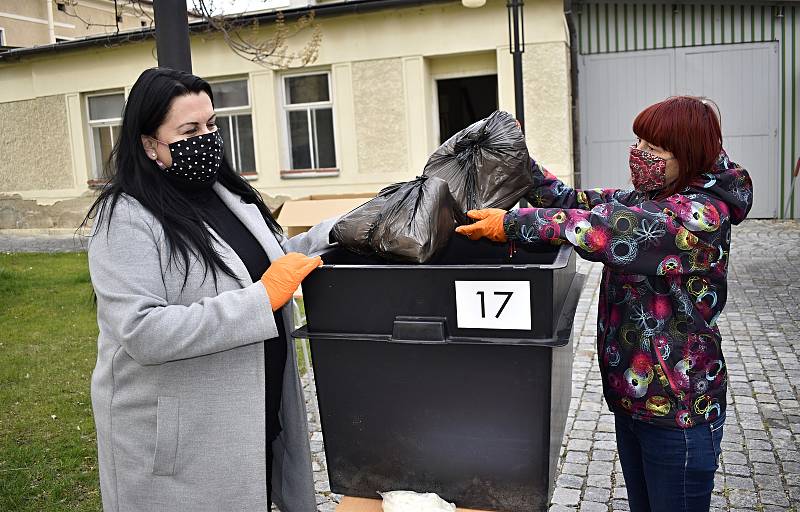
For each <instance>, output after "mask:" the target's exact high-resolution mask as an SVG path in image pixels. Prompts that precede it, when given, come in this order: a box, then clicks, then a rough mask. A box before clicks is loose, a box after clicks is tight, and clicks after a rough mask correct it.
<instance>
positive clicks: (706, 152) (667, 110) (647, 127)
mask: <svg viewBox="0 0 800 512" xmlns="http://www.w3.org/2000/svg"><path fill="white" fill-rule="evenodd" d="M712 105H715V104H714V103H713V102H712V101H711V100H708V99H705V98H698V97H696V96H673V97H671V98H667V99H666V100H664V101H661V102H659V103H655V104H653V105H650V106H649V107H647V108H646V109H644V110H642V111H641V112H640V113H639V115H638V116H636V119H634V120H633V133H635V134H636V135H637V136H638V137H639V138H640V139H644V140H646V141H647V142H649V143H651V144H653V145H656V146H659V147H661V148H664V149H666V150H667V151H669V152H670V153H672V154H673V155H675V160H676V161H677V162H678V179H677V180H675V182H674V183H673V184H672V185H670V186H669V187H668V189H667V190H665V195H666V196H670V195H672V194H675V193H677V192H680V191H681V190H683V189H685V188H686V187H687V186H689V184H690V183H691V182H692V180H693V179H694V178H695V177H697V176H698V175H700V174H703V173H706V172H710V171H712V170H713V167H714V162H715V161H716V160H717V156H719V153H720V151H721V150H722V130H721V128H720V122H719V118H718V116H717V113H716V112H715V111H714V108H712Z"/></svg>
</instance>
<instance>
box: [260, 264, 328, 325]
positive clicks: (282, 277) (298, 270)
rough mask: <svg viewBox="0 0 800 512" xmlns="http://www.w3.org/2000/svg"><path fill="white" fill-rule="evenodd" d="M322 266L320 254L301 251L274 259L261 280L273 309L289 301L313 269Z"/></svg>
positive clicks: (275, 309)
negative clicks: (311, 255)
mask: <svg viewBox="0 0 800 512" xmlns="http://www.w3.org/2000/svg"><path fill="white" fill-rule="evenodd" d="M321 266H322V258H320V257H319V256H314V257H313V258H310V257H308V256H306V255H304V254H300V253H299V252H290V253H289V254H287V255H285V256H281V257H280V258H278V259H277V260H275V261H273V262H272V263H271V264H270V266H269V268H268V269H267V271H266V272H264V275H263V276H261V282H262V283H263V284H264V288H266V289H267V296H268V297H269V303H270V304H271V305H272V311H277V310H279V309H280V308H282V307H283V306H284V304H286V303H287V302H289V299H291V298H292V295H293V294H294V292H295V290H297V287H298V286H300V283H302V282H303V279H305V278H306V276H307V275H308V274H310V273H311V271H312V270H314V269H315V268H317V267H321Z"/></svg>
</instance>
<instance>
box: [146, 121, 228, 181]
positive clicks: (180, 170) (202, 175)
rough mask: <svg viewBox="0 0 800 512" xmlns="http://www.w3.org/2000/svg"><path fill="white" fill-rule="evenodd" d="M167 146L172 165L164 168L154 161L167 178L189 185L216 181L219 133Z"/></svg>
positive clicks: (219, 146) (220, 146)
mask: <svg viewBox="0 0 800 512" xmlns="http://www.w3.org/2000/svg"><path fill="white" fill-rule="evenodd" d="M159 142H160V141H159ZM167 146H168V147H169V153H170V156H172V165H171V166H169V167H165V166H164V164H163V163H162V162H161V161H159V160H156V163H157V164H158V165H159V167H161V169H162V170H163V171H164V173H165V174H166V175H167V176H169V177H170V178H172V179H173V180H176V181H178V182H181V183H186V184H191V185H203V184H208V183H212V182H214V180H216V178H217V172H218V171H219V164H220V162H221V161H222V136H221V135H220V134H219V131H214V132H211V133H205V134H203V135H197V136H195V137H190V138H188V139H186V140H179V141H177V142H173V143H172V144H168V145H167Z"/></svg>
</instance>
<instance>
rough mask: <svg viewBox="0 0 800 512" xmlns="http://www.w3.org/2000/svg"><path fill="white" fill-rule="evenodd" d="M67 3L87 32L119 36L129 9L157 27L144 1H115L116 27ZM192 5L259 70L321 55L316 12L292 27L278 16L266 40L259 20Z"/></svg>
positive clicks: (200, 1) (209, 0) (201, 1)
mask: <svg viewBox="0 0 800 512" xmlns="http://www.w3.org/2000/svg"><path fill="white" fill-rule="evenodd" d="M53 1H55V0H53ZM64 3H65V6H68V8H65V11H64V12H66V13H67V15H69V16H72V17H74V18H76V19H78V20H80V21H81V22H82V23H83V24H84V25H85V26H86V28H89V27H106V28H114V29H115V34H116V35H117V36H119V34H120V26H119V21H118V20H119V19H120V14H122V15H123V16H124V12H125V10H126V9H127V10H129V11H132V12H133V13H134V14H135V15H137V16H139V17H140V18H141V17H146V18H147V19H148V20H149V26H150V28H152V27H153V25H154V23H155V20H154V19H153V16H152V14H151V12H150V11H149V10H148V9H145V8H144V7H143V6H142V1H141V0H114V11H115V16H116V20H115V21H116V23H115V24H114V25H111V24H105V23H94V22H92V21H91V20H90V19H85V18H84V17H83V16H81V14H79V12H78V11H79V4H80V0H65V1H64ZM192 5H193V7H194V9H193V11H192V14H193V15H194V16H196V17H198V18H201V19H203V20H204V21H205V22H206V24H207V27H208V29H207V31H208V32H218V33H220V34H222V37H223V39H224V40H225V43H226V44H227V45H228V47H229V48H230V49H231V51H233V53H235V54H236V55H238V56H239V57H241V58H243V59H246V60H249V61H251V62H255V63H256V64H258V65H260V66H264V67H268V68H272V69H287V68H293V67H303V66H307V65H309V64H311V63H313V62H314V61H316V59H317V57H318V55H319V47H320V45H321V43H322V29H321V27H320V25H319V24H318V23H316V21H315V18H314V12H313V11H311V12H310V13H309V14H307V15H303V16H301V17H300V18H298V19H297V20H296V21H294V22H293V23H291V24H287V22H286V19H285V17H284V16H283V13H281V12H278V13H277V15H276V19H275V21H274V24H273V27H272V30H271V33H272V35H271V36H266V35H264V32H267V30H266V29H267V27H264V28H265V30H261V29H262V26H261V24H260V23H259V21H258V20H257V19H254V20H247V19H245V18H244V16H243V15H242V14H239V15H235V16H226V15H224V14H216V12H217V10H216V9H215V4H214V0H192ZM304 33H307V34H309V36H308V40H307V42H306V43H305V45H304V46H303V47H302V48H301V49H299V50H296V51H291V50H290V48H289V43H290V41H291V39H292V38H295V37H297V36H300V35H302V34H304ZM121 42H125V41H120V43H121Z"/></svg>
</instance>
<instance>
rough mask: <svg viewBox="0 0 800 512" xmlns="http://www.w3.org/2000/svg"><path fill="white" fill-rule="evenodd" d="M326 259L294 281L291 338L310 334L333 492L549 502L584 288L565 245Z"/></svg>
mask: <svg viewBox="0 0 800 512" xmlns="http://www.w3.org/2000/svg"><path fill="white" fill-rule="evenodd" d="M323 259H324V261H325V266H323V267H322V268H320V269H318V270H316V271H315V272H314V273H313V274H312V275H311V276H309V278H308V279H307V280H306V281H305V282H304V283H303V294H304V299H305V306H306V312H307V322H308V324H307V326H306V327H305V328H302V329H300V330H298V331H297V332H296V333H295V335H296V337H303V338H305V337H307V338H309V339H310V340H311V353H312V360H313V367H314V376H315V379H316V387H317V397H318V401H319V410H320V416H321V422H322V432H323V437H324V442H325V454H326V458H327V464H328V476H329V479H330V485H331V489H332V490H333V492H336V493H340V494H345V495H349V496H360V497H368V498H377V497H378V495H377V492H378V491H389V490H415V491H418V492H435V493H437V494H439V495H440V496H442V497H443V498H445V499H447V500H449V501H452V502H455V503H456V505H458V506H460V507H468V508H482V509H489V510H500V511H504V512H530V511H532V510H544V509H546V506H547V502H548V498H549V495H550V492H551V491H552V484H553V478H554V473H555V468H556V463H557V460H558V456H559V450H560V446H561V440H562V436H563V432H564V425H565V422H566V416H567V409H568V407H569V400H570V389H571V371H572V358H573V356H572V343H571V341H572V340H571V331H572V323H573V318H574V314H575V308H576V305H577V301H578V296H579V294H580V290H581V287H582V285H583V276H581V275H579V274H576V273H575V254H574V252H573V250H572V249H571V247H569V246H562V247H560V248H554V249H552V250H549V251H541V250H539V251H534V250H526V249H525V248H518V249H517V251H516V253H515V254H514V256H513V257H511V256H510V255H509V247H508V245H505V244H493V243H491V242H488V241H485V240H482V241H478V242H471V241H469V240H467V239H465V238H463V237H456V238H454V239H453V241H452V242H451V244H450V245H449V246H448V248H447V251H446V253H445V254H443V255H442V257H441V258H440V259H439V260H438V261H437V262H435V263H433V264H429V265H398V264H387V263H384V262H380V261H378V260H369V259H366V258H363V257H360V256H356V255H353V254H351V253H348V252H346V251H344V250H334V251H333V252H331V253H329V254H327V255H324V256H323ZM526 289H527V293H526ZM509 314H512V316H508V315H509ZM527 315H529V318H528V316H527Z"/></svg>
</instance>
